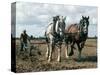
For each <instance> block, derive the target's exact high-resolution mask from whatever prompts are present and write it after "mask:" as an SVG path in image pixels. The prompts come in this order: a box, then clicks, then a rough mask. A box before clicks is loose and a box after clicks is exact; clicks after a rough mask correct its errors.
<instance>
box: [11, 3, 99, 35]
mask: <svg viewBox="0 0 100 75" xmlns="http://www.w3.org/2000/svg"><path fill="white" fill-rule="evenodd" d="M13 13H15V12H13ZM13 13H12V14H13ZM55 15H62V16H66V25H69V24H71V23H79V20H80V18H81V16H82V15H83V16H89V17H90V19H89V21H90V24H91V25H92V24H93V25H97V17H98V15H97V7H92V6H91V7H90V6H73V5H59V4H42V3H28V2H17V6H16V25H17V27H18V28H17V29H18V31H17V34H18V36H19V33H21V32H22V30H23V29H27V31H28V32H29V34H30V33H32V32H34V34H35V35H36V36H38V35H41V36H42V35H43V33H41V34H40V33H39V32H44V30H45V29H46V27H47V26H48V23H49V22H51V21H52V17H53V16H55ZM12 21H13V20H12ZM42 30H43V31H42ZM37 33H38V35H37ZM32 34H33V33H32Z"/></svg>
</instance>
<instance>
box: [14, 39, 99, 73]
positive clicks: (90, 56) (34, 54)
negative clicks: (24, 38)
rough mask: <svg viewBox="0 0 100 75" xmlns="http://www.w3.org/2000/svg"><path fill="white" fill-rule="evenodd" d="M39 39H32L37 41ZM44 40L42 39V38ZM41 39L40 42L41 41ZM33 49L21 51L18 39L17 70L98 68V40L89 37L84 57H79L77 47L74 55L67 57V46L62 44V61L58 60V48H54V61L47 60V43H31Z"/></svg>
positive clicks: (32, 41) (83, 51)
mask: <svg viewBox="0 0 100 75" xmlns="http://www.w3.org/2000/svg"><path fill="white" fill-rule="evenodd" d="M36 41H37V40H31V43H35V42H36ZM41 41H42V40H41ZM41 41H40V40H39V41H38V42H41ZM31 47H32V50H31V54H30V55H29V51H20V43H19V40H16V71H17V72H38V71H56V70H73V69H83V68H97V41H96V39H88V40H87V41H86V44H85V47H84V48H83V50H82V58H81V60H79V59H78V50H77V47H76V46H75V47H76V49H75V50H74V55H73V56H71V57H69V58H68V59H66V58H65V48H64V46H62V51H61V62H57V61H56V60H57V49H55V50H54V52H53V56H52V61H51V62H47V59H46V57H45V53H46V44H45V43H44V44H31Z"/></svg>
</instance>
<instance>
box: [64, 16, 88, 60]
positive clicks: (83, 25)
mask: <svg viewBox="0 0 100 75" xmlns="http://www.w3.org/2000/svg"><path fill="white" fill-rule="evenodd" d="M88 26H89V16H88V17H86V16H85V17H84V16H82V19H81V20H80V22H79V24H71V25H69V26H68V27H67V28H66V29H65V43H66V47H67V51H66V52H67V54H68V55H66V56H72V55H73V54H74V51H73V49H74V48H75V47H74V44H75V43H76V44H77V47H78V51H79V54H78V57H79V59H81V52H82V48H84V44H85V42H86V39H87V37H88ZM69 48H70V49H71V50H70V52H68V51H69V50H68V49H69Z"/></svg>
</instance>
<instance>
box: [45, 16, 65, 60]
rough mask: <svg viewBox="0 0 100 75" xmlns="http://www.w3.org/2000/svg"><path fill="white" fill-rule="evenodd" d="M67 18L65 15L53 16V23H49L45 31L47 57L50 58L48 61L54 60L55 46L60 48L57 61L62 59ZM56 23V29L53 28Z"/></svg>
mask: <svg viewBox="0 0 100 75" xmlns="http://www.w3.org/2000/svg"><path fill="white" fill-rule="evenodd" d="M65 19H66V17H63V16H59V17H58V16H57V17H53V23H51V24H49V25H48V27H47V30H46V32H45V36H46V42H47V52H46V58H47V59H48V62H50V61H51V60H52V52H53V50H54V48H55V46H56V47H57V50H58V57H57V61H58V62H60V61H61V45H62V42H63V39H64V31H65ZM54 25H55V30H53V29H54Z"/></svg>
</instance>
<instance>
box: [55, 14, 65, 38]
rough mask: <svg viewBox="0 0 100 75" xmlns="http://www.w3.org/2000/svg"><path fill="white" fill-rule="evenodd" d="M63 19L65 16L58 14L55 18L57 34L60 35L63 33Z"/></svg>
mask: <svg viewBox="0 0 100 75" xmlns="http://www.w3.org/2000/svg"><path fill="white" fill-rule="evenodd" d="M65 20H66V17H63V16H59V19H58V20H57V23H56V32H57V33H58V34H60V36H63V35H64V31H65Z"/></svg>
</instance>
